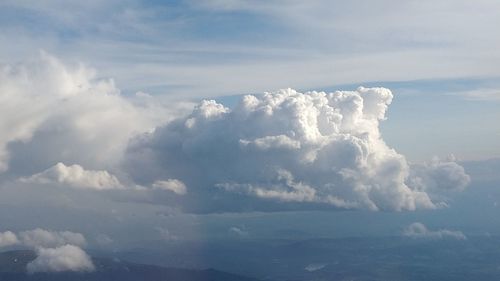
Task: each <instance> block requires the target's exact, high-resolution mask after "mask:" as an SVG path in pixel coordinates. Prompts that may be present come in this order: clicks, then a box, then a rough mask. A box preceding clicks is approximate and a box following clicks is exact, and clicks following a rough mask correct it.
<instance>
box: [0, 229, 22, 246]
mask: <svg viewBox="0 0 500 281" xmlns="http://www.w3.org/2000/svg"><path fill="white" fill-rule="evenodd" d="M16 244H19V240H18V239H17V235H16V234H15V233H14V232H12V231H5V232H0V248H2V247H8V246H13V245H16Z"/></svg>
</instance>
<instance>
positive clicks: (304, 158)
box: [126, 87, 469, 211]
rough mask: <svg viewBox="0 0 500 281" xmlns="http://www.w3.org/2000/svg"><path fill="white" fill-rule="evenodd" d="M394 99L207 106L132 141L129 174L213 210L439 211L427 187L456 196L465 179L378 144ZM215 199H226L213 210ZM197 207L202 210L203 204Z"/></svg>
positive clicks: (372, 91) (268, 97) (275, 98)
mask: <svg viewBox="0 0 500 281" xmlns="http://www.w3.org/2000/svg"><path fill="white" fill-rule="evenodd" d="M392 98H393V95H392V93H391V91H390V90H388V89H385V88H363V87H360V88H358V89H357V90H356V91H336V92H333V93H325V92H307V93H300V92H297V91H295V90H293V89H285V90H280V91H277V92H273V93H265V94H264V95H261V96H254V95H247V96H245V97H243V98H242V99H241V101H240V102H239V104H238V105H237V106H236V107H235V108H234V109H229V108H227V107H225V106H223V105H222V104H219V103H216V102H215V101H203V102H201V103H200V104H199V105H198V106H197V107H196V108H195V109H194V110H193V112H192V113H191V114H190V115H189V116H187V117H183V118H178V119H176V120H174V121H172V122H171V123H169V124H167V125H166V126H163V127H159V128H157V129H156V130H155V131H154V132H152V133H148V134H145V135H142V136H141V137H138V138H136V139H135V140H134V141H133V142H132V144H131V145H130V146H129V148H128V151H127V157H126V159H127V161H128V162H129V163H132V164H131V165H129V166H128V172H129V173H130V174H131V175H132V177H133V178H134V179H135V180H137V181H139V182H142V183H144V184H149V183H151V182H155V181H156V179H158V178H162V177H168V178H175V179H179V180H180V181H182V182H183V183H185V184H186V186H187V187H188V188H189V189H190V190H195V191H194V192H195V193H196V194H197V195H198V196H202V197H203V198H204V200H207V201H210V200H211V198H216V199H215V201H217V200H219V202H216V203H214V205H219V209H218V210H219V211H221V210H222V211H224V208H227V209H226V210H232V211H234V210H238V209H239V208H241V209H244V208H251V207H249V206H248V204H250V203H248V202H254V203H255V204H254V206H262V205H263V204H264V205H266V204H272V203H273V202H274V203H277V204H278V205H279V206H284V205H287V204H292V205H293V204H295V205H294V206H296V205H297V204H299V205H300V204H302V205H306V206H309V207H311V206H312V208H315V207H314V206H316V208H317V207H326V208H363V209H369V210H395V211H402V210H416V209H433V208H437V207H438V206H439V203H440V202H435V201H433V198H431V197H430V195H429V194H428V193H427V192H426V191H427V190H428V189H429V188H445V189H459V190H460V189H463V188H465V186H466V185H467V184H468V181H469V178H468V176H467V175H466V174H465V172H464V170H463V168H461V167H460V166H459V165H458V164H456V163H454V162H452V161H449V162H444V163H442V162H439V161H437V160H436V161H435V162H432V163H431V164H430V165H429V166H415V167H413V166H411V165H409V164H408V163H407V161H406V159H405V157H404V156H403V155H401V154H399V153H397V152H396V151H395V150H394V149H393V148H390V147H389V146H388V145H387V144H386V143H385V142H384V140H383V138H382V136H381V134H380V130H379V125H380V122H381V121H383V120H385V119H386V111H387V109H388V107H389V105H390V104H391V101H392ZM139 167H151V168H150V169H147V170H146V171H144V169H140V168H139ZM413 169H416V172H412V170H413ZM416 183H418V184H416ZM193 198H194V197H193ZM193 198H192V199H193ZM221 198H226V199H227V200H226V201H225V202H224V203H223V204H219V203H220V201H221V200H224V199H221ZM235 198H236V199H237V200H236V201H235V203H234V204H232V205H231V203H228V202H227V201H231V200H234V199H235ZM193 200H198V201H197V202H195V203H192V202H191V203H192V204H193V205H194V204H197V205H198V206H195V207H198V208H200V205H204V204H205V205H206V204H209V203H206V202H200V201H199V199H196V198H194V199H193ZM245 201H246V203H245ZM205 207H206V208H208V209H210V208H211V207H210V206H205ZM201 208H203V206H202V207H201ZM257 208H259V207H257ZM278 208H280V207H278Z"/></svg>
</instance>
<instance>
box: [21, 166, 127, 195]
mask: <svg viewBox="0 0 500 281" xmlns="http://www.w3.org/2000/svg"><path fill="white" fill-rule="evenodd" d="M20 181H21V182H26V183H36V184H60V185H65V186H70V187H73V188H84V189H94V190H107V189H121V188H124V187H123V185H122V184H121V183H120V181H119V180H118V179H117V178H116V177H115V176H114V175H112V174H110V173H108V172H107V171H94V170H85V169H84V168H83V167H82V166H80V165H76V164H75V165H70V166H66V165H65V164H64V163H57V164H56V165H54V166H52V167H50V168H49V169H47V170H45V171H43V172H41V173H38V174H34V175H32V176H30V177H27V178H21V179H20Z"/></svg>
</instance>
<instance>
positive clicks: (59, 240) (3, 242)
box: [0, 228, 95, 273]
mask: <svg viewBox="0 0 500 281" xmlns="http://www.w3.org/2000/svg"><path fill="white" fill-rule="evenodd" d="M18 237H19V238H18ZM16 244H19V245H23V246H26V247H30V248H34V249H35V251H36V253H37V257H36V258H35V259H34V260H33V261H31V262H30V263H28V265H27V268H26V270H27V271H28V273H35V272H61V271H78V272H89V271H94V270H95V266H94V264H93V263H92V259H91V258H90V257H89V255H87V253H86V252H85V251H84V250H83V249H82V248H81V247H82V246H84V245H85V244H86V239H85V237H84V236H83V235H82V234H81V233H77V232H71V231H50V230H45V229H41V228H36V229H33V230H27V231H22V232H20V233H18V234H17V235H16V234H15V233H13V232H11V231H6V232H0V247H6V246H11V245H16Z"/></svg>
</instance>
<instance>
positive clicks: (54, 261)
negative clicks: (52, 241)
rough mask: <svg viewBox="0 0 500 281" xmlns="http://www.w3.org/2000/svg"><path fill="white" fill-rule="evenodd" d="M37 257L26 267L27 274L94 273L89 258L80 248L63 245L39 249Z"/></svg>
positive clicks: (93, 267)
mask: <svg viewBox="0 0 500 281" xmlns="http://www.w3.org/2000/svg"><path fill="white" fill-rule="evenodd" d="M37 254H38V256H37V257H36V259H34V260H33V261H32V262H30V263H29V264H28V265H27V270H28V272H29V273H35V272H61V271H80V272H89V271H94V270H95V266H94V264H93V263H92V260H91V259H90V257H89V256H88V255H87V253H85V251H83V250H82V249H81V248H79V247H77V246H74V245H64V246H60V247H57V248H49V249H46V248H40V249H38V250H37Z"/></svg>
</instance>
